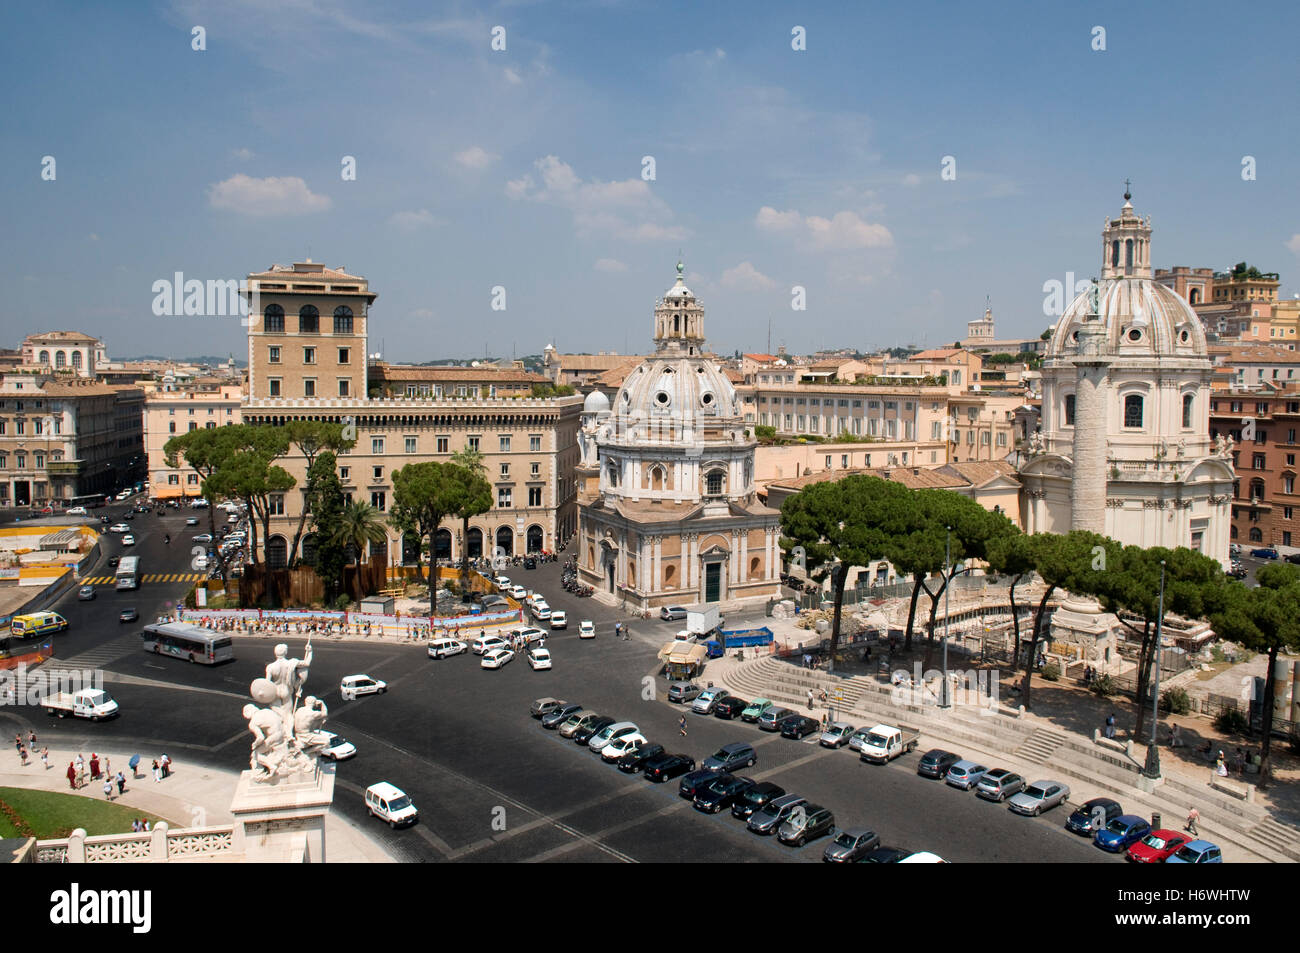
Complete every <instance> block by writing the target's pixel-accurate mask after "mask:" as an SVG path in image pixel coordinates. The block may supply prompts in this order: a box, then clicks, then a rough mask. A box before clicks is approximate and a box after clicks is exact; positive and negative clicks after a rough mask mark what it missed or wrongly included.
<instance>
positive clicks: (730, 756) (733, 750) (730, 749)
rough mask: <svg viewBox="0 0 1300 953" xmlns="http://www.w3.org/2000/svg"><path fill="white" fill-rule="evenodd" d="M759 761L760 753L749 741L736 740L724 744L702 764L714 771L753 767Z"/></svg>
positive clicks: (703, 766)
mask: <svg viewBox="0 0 1300 953" xmlns="http://www.w3.org/2000/svg"><path fill="white" fill-rule="evenodd" d="M757 763H758V754H757V753H756V752H755V751H754V746H753V745H751V744H750V743H749V742H747V741H735V742H732V743H731V744H729V745H723V746H722V747H721V748H719V749H718V750H717V751H715V752H713V754H711V755H709V757H707V758H705V759H704V761H703V763H702V764H701V765H700V767H702V768H707V769H711V770H713V771H734V770H735V769H736V768H752V767H753V766H754V765H755V764H757Z"/></svg>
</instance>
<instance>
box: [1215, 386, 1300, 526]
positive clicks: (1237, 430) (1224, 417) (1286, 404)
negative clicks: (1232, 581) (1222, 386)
mask: <svg viewBox="0 0 1300 953" xmlns="http://www.w3.org/2000/svg"><path fill="white" fill-rule="evenodd" d="M1298 433H1300V381H1297V382H1294V383H1291V384H1288V385H1286V386H1284V387H1275V386H1273V385H1268V386H1265V387H1263V388H1255V389H1250V390H1245V389H1232V390H1229V391H1226V392H1217V393H1215V394H1214V395H1213V396H1212V399H1211V401H1210V436H1211V437H1219V436H1221V435H1223V436H1226V435H1231V436H1232V439H1233V441H1234V446H1233V451H1232V462H1233V466H1234V467H1235V469H1236V473H1237V479H1236V481H1235V482H1234V484H1233V488H1232V524H1231V529H1230V531H1229V533H1230V538H1231V539H1232V540H1233V541H1234V542H1239V543H1241V544H1242V545H1243V546H1248V545H1256V546H1266V545H1267V546H1296V545H1300V523H1297V522H1296V517H1297V515H1298V514H1300V495H1297V492H1296V475H1297V474H1298V473H1300V466H1297V464H1296V455H1297V454H1300V442H1298V441H1297V434H1298Z"/></svg>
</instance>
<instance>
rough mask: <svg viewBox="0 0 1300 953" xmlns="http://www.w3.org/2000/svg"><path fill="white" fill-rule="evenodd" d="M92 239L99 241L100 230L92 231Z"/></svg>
mask: <svg viewBox="0 0 1300 953" xmlns="http://www.w3.org/2000/svg"><path fill="white" fill-rule="evenodd" d="M90 240H91V241H92V242H97V241H99V233H98V232H91V233H90Z"/></svg>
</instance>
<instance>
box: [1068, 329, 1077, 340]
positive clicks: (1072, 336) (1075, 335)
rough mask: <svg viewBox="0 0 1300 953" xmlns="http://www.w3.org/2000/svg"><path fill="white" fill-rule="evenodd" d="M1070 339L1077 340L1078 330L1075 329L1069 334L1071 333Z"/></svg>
mask: <svg viewBox="0 0 1300 953" xmlns="http://www.w3.org/2000/svg"><path fill="white" fill-rule="evenodd" d="M1070 340H1071V341H1077V340H1079V332H1078V331H1075V332H1074V333H1073V334H1071V335H1070Z"/></svg>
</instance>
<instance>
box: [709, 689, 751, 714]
mask: <svg viewBox="0 0 1300 953" xmlns="http://www.w3.org/2000/svg"><path fill="white" fill-rule="evenodd" d="M748 707H749V702H747V701H745V699H743V698H738V697H737V696H735V695H728V696H727V697H726V698H719V699H718V701H717V704H715V705H714V706H713V717H714V718H723V719H727V720H730V719H732V718H735V717H736V716H737V715H739V714H740V713H741V712H742V711H744V710H745V709H746V708H748Z"/></svg>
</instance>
